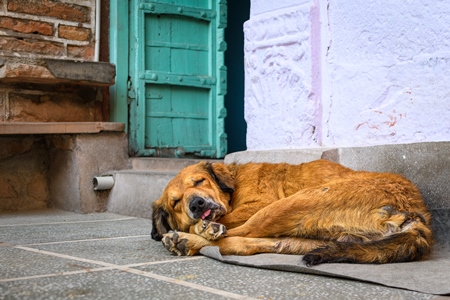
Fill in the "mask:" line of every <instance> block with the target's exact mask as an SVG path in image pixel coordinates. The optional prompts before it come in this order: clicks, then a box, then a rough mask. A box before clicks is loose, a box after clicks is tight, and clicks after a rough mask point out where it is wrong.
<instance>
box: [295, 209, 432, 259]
mask: <svg viewBox="0 0 450 300" xmlns="http://www.w3.org/2000/svg"><path fill="white" fill-rule="evenodd" d="M432 244H433V234H432V231H431V228H430V226H429V225H427V224H426V221H425V220H424V218H423V217H421V216H420V215H415V216H413V215H411V216H410V217H409V218H408V219H407V220H406V221H405V223H404V224H403V226H402V231H400V232H397V233H393V234H390V235H387V236H385V237H384V238H382V239H379V240H372V241H369V242H335V243H330V244H329V245H328V246H326V247H324V248H317V249H314V250H312V251H311V252H309V253H307V254H306V255H305V256H304V257H303V262H304V263H305V264H306V265H307V266H312V265H317V264H321V263H373V264H383V263H397V262H408V261H414V260H419V259H421V258H423V257H425V256H427V255H428V254H429V253H430V252H431V247H432Z"/></svg>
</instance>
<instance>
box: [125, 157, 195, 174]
mask: <svg viewBox="0 0 450 300" xmlns="http://www.w3.org/2000/svg"><path fill="white" fill-rule="evenodd" d="M200 161H202V160H201V159H182V158H180V159H174V158H153V157H134V158H131V165H132V168H133V170H147V171H171V172H172V171H173V172H178V171H180V170H181V169H183V168H185V167H187V166H189V165H193V164H196V163H199V162H200Z"/></svg>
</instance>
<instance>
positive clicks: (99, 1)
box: [94, 0, 101, 61]
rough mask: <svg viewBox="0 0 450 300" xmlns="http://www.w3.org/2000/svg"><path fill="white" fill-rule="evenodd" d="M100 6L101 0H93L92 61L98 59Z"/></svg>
mask: <svg viewBox="0 0 450 300" xmlns="http://www.w3.org/2000/svg"><path fill="white" fill-rule="evenodd" d="M100 8H101V0H96V1H95V50H94V61H99V60H100V21H101V20H100Z"/></svg>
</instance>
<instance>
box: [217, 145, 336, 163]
mask: <svg viewBox="0 0 450 300" xmlns="http://www.w3.org/2000/svg"><path fill="white" fill-rule="evenodd" d="M325 150H328V148H311V149H299V150H295V149H292V150H267V151H242V152H235V153H230V154H228V155H227V156H225V159H224V161H225V163H226V164H230V163H238V164H245V163H248V162H256V163H262V162H268V163H281V162H284V163H288V164H301V163H304V162H308V161H312V160H316V159H320V158H321V157H322V153H323V152H324V151H325Z"/></svg>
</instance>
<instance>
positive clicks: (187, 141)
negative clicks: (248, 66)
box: [130, 0, 227, 157]
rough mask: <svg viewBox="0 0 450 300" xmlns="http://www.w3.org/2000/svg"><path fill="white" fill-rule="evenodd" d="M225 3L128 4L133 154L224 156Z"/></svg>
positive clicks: (201, 0) (176, 0)
mask: <svg viewBox="0 0 450 300" xmlns="http://www.w3.org/2000/svg"><path fill="white" fill-rule="evenodd" d="M224 3H225V1H223V0H209V1H206V0H198V1H191V0H189V1H188V0H186V1H182V0H172V1H171V0H166V1H158V2H156V1H148V0H146V1H143V0H141V1H134V4H135V5H132V7H133V8H134V9H132V11H134V13H135V18H133V17H131V18H130V19H131V20H134V21H132V22H131V24H132V28H131V29H130V32H131V35H130V36H131V41H130V44H131V45H132V47H131V49H130V51H131V54H130V70H131V72H130V77H131V83H130V98H131V99H132V101H131V104H130V111H131V114H130V121H131V122H130V135H131V136H130V141H131V143H130V145H131V147H132V149H133V150H134V152H135V153H136V154H137V155H148V156H166V157H167V156H168V157H183V156H193V155H196V156H208V157H223V156H224V155H225V154H226V151H227V145H226V143H227V141H226V134H225V132H224V118H225V116H226V110H225V108H224V103H223V102H224V99H223V98H224V95H225V93H226V67H225V65H224V51H225V48H226V44H225V42H224V41H223V37H224V35H223V30H224V27H225V25H226V19H225V17H226V5H225V4H224ZM133 97H134V98H133Z"/></svg>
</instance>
